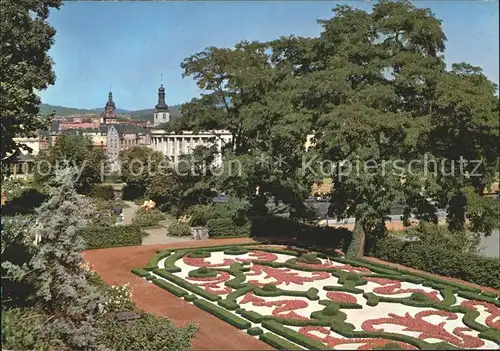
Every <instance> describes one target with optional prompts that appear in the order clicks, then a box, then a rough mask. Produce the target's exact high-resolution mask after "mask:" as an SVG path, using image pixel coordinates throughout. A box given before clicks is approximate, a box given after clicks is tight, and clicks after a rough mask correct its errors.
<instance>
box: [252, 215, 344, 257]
mask: <svg viewBox="0 0 500 351" xmlns="http://www.w3.org/2000/svg"><path fill="white" fill-rule="evenodd" d="M251 222H252V226H251V235H252V237H255V238H265V237H271V238H279V239H290V243H293V244H294V245H302V246H305V247H312V246H322V247H329V248H331V249H337V248H338V249H341V250H342V251H344V252H345V251H346V250H347V248H348V247H349V244H350V242H351V237H352V233H351V231H349V230H348V229H344V228H332V227H318V226H314V225H309V224H305V223H299V222H297V221H294V220H292V219H290V218H285V217H277V216H259V217H252V219H251Z"/></svg>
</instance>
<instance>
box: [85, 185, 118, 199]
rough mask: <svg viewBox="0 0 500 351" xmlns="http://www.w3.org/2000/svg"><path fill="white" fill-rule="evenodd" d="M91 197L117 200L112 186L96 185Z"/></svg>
mask: <svg viewBox="0 0 500 351" xmlns="http://www.w3.org/2000/svg"><path fill="white" fill-rule="evenodd" d="M90 196H92V197H95V198H99V199H103V200H108V201H109V200H114V199H115V191H114V189H113V187H112V186H111V185H94V186H93V187H92V192H91V193H90Z"/></svg>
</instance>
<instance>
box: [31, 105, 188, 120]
mask: <svg viewBox="0 0 500 351" xmlns="http://www.w3.org/2000/svg"><path fill="white" fill-rule="evenodd" d="M168 109H169V111H170V114H171V115H172V116H175V117H178V116H180V115H181V105H173V106H169V108H168ZM54 111H55V115H56V116H62V117H63V116H71V115H83V114H99V113H101V111H102V108H94V109H81V108H74V107H65V106H55V105H49V104H40V113H41V114H43V115H48V114H51V113H52V112H54ZM117 112H118V114H122V115H129V116H131V118H132V119H136V120H148V119H149V120H151V121H152V120H153V113H154V109H144V110H136V111H126V110H121V109H117Z"/></svg>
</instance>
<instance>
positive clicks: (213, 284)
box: [186, 272, 233, 295]
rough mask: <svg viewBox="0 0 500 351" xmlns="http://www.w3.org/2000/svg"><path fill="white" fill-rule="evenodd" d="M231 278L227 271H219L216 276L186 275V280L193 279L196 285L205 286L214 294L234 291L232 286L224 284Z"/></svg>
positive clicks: (206, 289)
mask: <svg viewBox="0 0 500 351" xmlns="http://www.w3.org/2000/svg"><path fill="white" fill-rule="evenodd" d="M230 278H231V275H230V274H229V273H227V272H217V276H216V277H203V278H201V277H200V278H198V277H196V278H195V277H186V280H190V281H192V282H193V284H194V285H197V286H200V287H203V288H204V289H205V291H208V292H210V293H212V294H216V295H224V294H229V293H231V292H232V291H233V289H232V288H230V287H228V286H224V285H222V284H223V283H224V282H226V281H228V280H229V279H230ZM196 282H198V283H196ZM221 285H222V286H221Z"/></svg>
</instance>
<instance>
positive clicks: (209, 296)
mask: <svg viewBox="0 0 500 351" xmlns="http://www.w3.org/2000/svg"><path fill="white" fill-rule="evenodd" d="M153 273H154V274H157V275H159V276H160V277H162V278H165V279H168V280H170V281H171V282H172V283H175V284H177V285H179V286H180V287H182V288H184V289H186V290H189V291H191V292H192V293H194V294H196V295H199V296H201V297H204V298H205V299H207V300H210V301H218V300H221V299H222V297H220V296H219V295H215V294H212V293H210V292H208V291H206V290H205V289H203V288H200V287H199V286H197V285H194V284H191V283H189V282H188V281H186V280H184V279H182V278H180V277H178V276H176V275H173V274H172V273H170V272H168V271H166V270H164V269H153Z"/></svg>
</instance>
